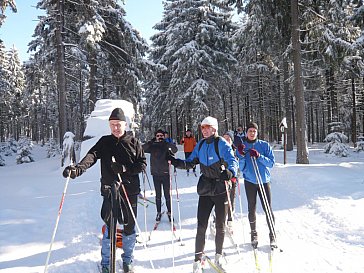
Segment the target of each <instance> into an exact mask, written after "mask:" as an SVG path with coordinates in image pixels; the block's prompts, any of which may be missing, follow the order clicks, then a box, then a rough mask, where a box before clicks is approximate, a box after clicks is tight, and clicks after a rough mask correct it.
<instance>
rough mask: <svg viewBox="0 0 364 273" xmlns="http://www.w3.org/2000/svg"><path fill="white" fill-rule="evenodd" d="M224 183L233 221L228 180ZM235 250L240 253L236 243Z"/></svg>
mask: <svg viewBox="0 0 364 273" xmlns="http://www.w3.org/2000/svg"><path fill="white" fill-rule="evenodd" d="M221 170H225V166H224V165H221ZM224 183H225V190H226V196H227V200H228V206H229V210H230V214H231V219H232V220H233V221H234V215H233V208H232V206H231V199H230V191H229V182H228V181H224ZM230 236H232V234H230ZM234 243H235V242H234ZM235 244H236V243H235ZM236 250H237V251H238V255H240V249H239V246H238V244H236Z"/></svg>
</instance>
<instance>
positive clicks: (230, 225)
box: [222, 131, 238, 233]
mask: <svg viewBox="0 0 364 273" xmlns="http://www.w3.org/2000/svg"><path fill="white" fill-rule="evenodd" d="M222 137H223V138H224V139H225V140H226V141H227V142H228V143H229V144H230V145H231V147H232V149H233V151H234V155H235V157H238V155H236V152H237V150H236V147H235V145H234V143H233V141H234V132H233V131H226V132H225V133H224V134H223V135H222ZM231 181H232V183H231V189H230V201H231V211H232V212H234V210H235V195H236V183H238V181H237V178H236V177H233V178H232V179H231ZM231 211H230V209H228V212H227V226H228V228H229V231H230V233H232V232H233V215H231Z"/></svg>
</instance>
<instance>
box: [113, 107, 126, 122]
mask: <svg viewBox="0 0 364 273" xmlns="http://www.w3.org/2000/svg"><path fill="white" fill-rule="evenodd" d="M109 120H120V121H126V119H125V115H124V112H123V110H122V109H121V108H115V109H114V110H112V112H111V115H110V117H109Z"/></svg>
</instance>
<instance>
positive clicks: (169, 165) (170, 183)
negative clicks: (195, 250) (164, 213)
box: [168, 160, 174, 272]
mask: <svg viewBox="0 0 364 273" xmlns="http://www.w3.org/2000/svg"><path fill="white" fill-rule="evenodd" d="M171 165H172V164H171V161H170V160H168V167H169V170H168V171H169V187H170V189H169V191H170V200H171V202H170V203H171V231H172V237H171V240H172V266H173V272H174V238H173V237H174V223H173V222H174V221H173V220H174V217H173V205H172V203H173V195H172V173H171V170H172V168H171Z"/></svg>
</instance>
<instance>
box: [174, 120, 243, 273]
mask: <svg viewBox="0 0 364 273" xmlns="http://www.w3.org/2000/svg"><path fill="white" fill-rule="evenodd" d="M201 131H202V135H203V139H202V140H200V141H199V142H198V143H197V145H196V146H195V148H194V149H193V151H192V154H191V155H190V156H189V157H188V158H187V159H185V160H182V159H176V158H175V157H174V156H173V155H172V154H170V155H169V156H168V158H167V159H168V160H170V161H171V163H172V164H173V165H174V166H175V167H176V168H179V169H191V168H193V167H194V166H195V165H196V164H200V169H201V176H200V178H199V181H198V184H197V193H198V195H199V200H198V207H197V233H196V241H195V261H194V263H193V273H201V272H202V268H201V260H202V257H203V251H204V246H205V234H206V229H207V225H208V220H209V217H210V213H211V211H212V209H213V207H215V214H216V222H215V223H216V236H215V246H216V254H215V261H214V262H215V264H216V266H218V267H219V268H222V267H223V257H222V248H223V243H224V236H225V219H226V205H225V202H226V201H227V194H228V193H227V192H226V187H225V181H228V180H230V179H231V178H233V177H234V176H236V174H237V172H238V161H237V160H236V158H235V157H234V153H233V150H232V148H231V146H230V145H229V144H228V143H227V142H226V141H225V140H223V139H222V138H220V137H219V136H218V133H217V131H218V123H217V119H216V118H213V117H206V118H205V119H204V120H203V121H202V122H201Z"/></svg>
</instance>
